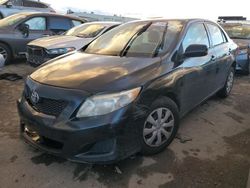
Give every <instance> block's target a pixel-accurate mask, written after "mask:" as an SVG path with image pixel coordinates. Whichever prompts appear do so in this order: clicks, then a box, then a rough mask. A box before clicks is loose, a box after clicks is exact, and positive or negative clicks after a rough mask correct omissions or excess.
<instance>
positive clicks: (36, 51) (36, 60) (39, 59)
mask: <svg viewBox="0 0 250 188" xmlns="http://www.w3.org/2000/svg"><path fill="white" fill-rule="evenodd" d="M27 53H28V62H30V63H31V64H34V65H40V64H42V63H44V62H45V61H46V60H45V59H46V56H47V53H46V51H45V49H43V48H41V47H37V46H28V47H27Z"/></svg>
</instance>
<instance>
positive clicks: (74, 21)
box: [72, 20, 83, 27]
mask: <svg viewBox="0 0 250 188" xmlns="http://www.w3.org/2000/svg"><path fill="white" fill-rule="evenodd" d="M72 23H73V26H74V27H75V26H78V25H81V24H83V23H82V22H80V21H78V20H72Z"/></svg>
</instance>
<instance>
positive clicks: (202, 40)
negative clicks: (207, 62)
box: [182, 23, 209, 51]
mask: <svg viewBox="0 0 250 188" xmlns="http://www.w3.org/2000/svg"><path fill="white" fill-rule="evenodd" d="M192 44H202V45H206V46H207V47H209V40H208V36H207V32H206V29H205V27H204V25H203V24H202V23H198V24H193V25H191V26H190V28H189V29H188V31H187V34H186V36H185V38H184V40H183V42H182V47H183V51H185V50H186V48H187V47H188V46H190V45H192Z"/></svg>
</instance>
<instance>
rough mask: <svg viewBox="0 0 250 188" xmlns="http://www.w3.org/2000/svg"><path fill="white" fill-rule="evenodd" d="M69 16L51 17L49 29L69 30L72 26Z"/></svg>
mask: <svg viewBox="0 0 250 188" xmlns="http://www.w3.org/2000/svg"><path fill="white" fill-rule="evenodd" d="M71 27H72V26H71V23H70V20H69V19H68V18H59V17H49V29H50V30H52V31H54V32H61V31H67V30H69V29H70V28H71Z"/></svg>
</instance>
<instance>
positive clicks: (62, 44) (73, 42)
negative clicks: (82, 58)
mask: <svg viewBox="0 0 250 188" xmlns="http://www.w3.org/2000/svg"><path fill="white" fill-rule="evenodd" d="M92 40H93V38H80V37H76V36H66V35H60V36H51V37H44V38H40V39H37V40H34V41H32V42H30V43H29V44H28V45H29V46H39V47H43V48H46V49H48V50H50V49H55V48H67V47H74V48H76V50H79V49H80V48H82V47H83V46H85V45H86V44H88V43H89V42H91V41H92Z"/></svg>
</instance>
